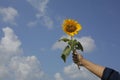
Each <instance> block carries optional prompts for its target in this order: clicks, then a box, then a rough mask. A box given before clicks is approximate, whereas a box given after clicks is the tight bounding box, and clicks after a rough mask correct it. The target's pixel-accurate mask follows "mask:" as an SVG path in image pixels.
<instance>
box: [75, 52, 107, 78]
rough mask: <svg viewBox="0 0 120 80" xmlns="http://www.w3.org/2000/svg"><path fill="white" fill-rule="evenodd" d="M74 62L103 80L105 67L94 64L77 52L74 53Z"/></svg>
mask: <svg viewBox="0 0 120 80" xmlns="http://www.w3.org/2000/svg"><path fill="white" fill-rule="evenodd" d="M73 62H74V63H75V64H77V65H78V66H84V67H85V68H87V69H88V70H89V71H91V72H92V73H93V74H95V75H96V76H98V77H99V78H102V75H103V72H104V69H105V67H103V66H100V65H98V64H94V63H92V62H91V61H89V60H87V59H85V58H83V56H82V55H81V54H78V53H77V52H76V51H74V52H73Z"/></svg>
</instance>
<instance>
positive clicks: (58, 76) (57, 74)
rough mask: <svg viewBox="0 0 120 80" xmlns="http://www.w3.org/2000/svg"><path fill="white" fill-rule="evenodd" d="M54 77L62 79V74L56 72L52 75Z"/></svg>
mask: <svg viewBox="0 0 120 80" xmlns="http://www.w3.org/2000/svg"><path fill="white" fill-rule="evenodd" d="M54 77H55V80H63V78H62V76H61V74H60V73H56V74H55V75H54Z"/></svg>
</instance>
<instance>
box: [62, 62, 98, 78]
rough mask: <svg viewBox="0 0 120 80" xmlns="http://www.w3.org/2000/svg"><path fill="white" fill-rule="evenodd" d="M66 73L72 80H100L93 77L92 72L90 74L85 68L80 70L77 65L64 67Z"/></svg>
mask: <svg viewBox="0 0 120 80" xmlns="http://www.w3.org/2000/svg"><path fill="white" fill-rule="evenodd" d="M64 73H65V74H66V75H67V76H68V77H69V78H71V79H81V80H88V79H90V80H100V79H99V78H98V77H97V76H95V75H93V74H92V73H91V72H89V71H88V70H87V69H85V68H84V67H81V69H80V70H78V67H77V65H76V64H74V63H72V64H71V65H68V66H66V67H64Z"/></svg>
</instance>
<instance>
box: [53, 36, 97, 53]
mask: <svg viewBox="0 0 120 80" xmlns="http://www.w3.org/2000/svg"><path fill="white" fill-rule="evenodd" d="M63 37H67V36H63ZM63 37H61V38H63ZM76 39H77V40H78V41H80V42H81V44H82V46H83V48H84V52H91V51H93V50H94V48H95V46H96V45H95V41H94V39H93V38H91V37H81V38H78V37H76ZM66 45H67V44H66V43H65V42H55V43H54V44H53V46H52V49H53V50H55V49H64V48H65V46H66Z"/></svg>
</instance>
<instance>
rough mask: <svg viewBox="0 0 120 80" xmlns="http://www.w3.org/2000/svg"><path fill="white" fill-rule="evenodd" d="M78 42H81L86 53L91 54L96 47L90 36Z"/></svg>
mask: <svg viewBox="0 0 120 80" xmlns="http://www.w3.org/2000/svg"><path fill="white" fill-rule="evenodd" d="M78 40H79V41H80V42H81V44H82V46H83V48H84V52H91V51H93V50H94V49H95V47H96V45H95V41H94V39H93V38H91V37H89V36H88V37H81V38H78Z"/></svg>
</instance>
